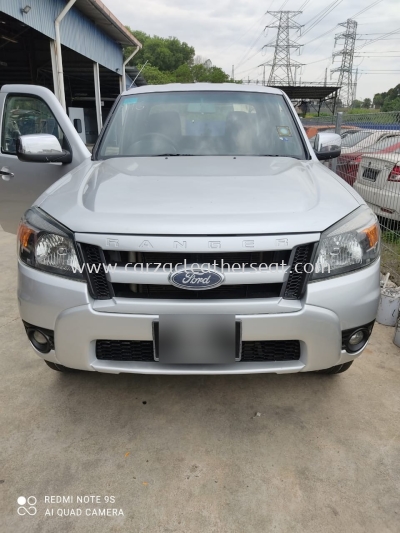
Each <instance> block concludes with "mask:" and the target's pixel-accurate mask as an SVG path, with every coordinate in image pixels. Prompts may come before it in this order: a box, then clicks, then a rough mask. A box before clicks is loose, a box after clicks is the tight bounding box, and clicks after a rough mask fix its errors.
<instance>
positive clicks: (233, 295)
mask: <svg viewBox="0 0 400 533" xmlns="http://www.w3.org/2000/svg"><path fill="white" fill-rule="evenodd" d="M135 288H136V291H137V292H134V291H132V289H131V288H130V286H129V285H126V284H122V283H113V290H114V293H115V296H118V297H120V298H148V299H152V298H153V299H158V300H216V299H221V300H231V299H244V298H277V297H278V296H279V295H280V293H281V290H282V284H281V283H269V284H253V285H252V284H249V285H220V286H219V287H216V288H215V289H209V290H206V291H189V290H186V289H179V288H178V287H174V286H173V285H135Z"/></svg>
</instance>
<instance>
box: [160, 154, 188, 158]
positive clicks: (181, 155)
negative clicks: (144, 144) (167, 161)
mask: <svg viewBox="0 0 400 533" xmlns="http://www.w3.org/2000/svg"><path fill="white" fill-rule="evenodd" d="M193 155H194V154H156V155H152V156H151V157H184V156H193Z"/></svg>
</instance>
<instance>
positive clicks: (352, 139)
mask: <svg viewBox="0 0 400 533" xmlns="http://www.w3.org/2000/svg"><path fill="white" fill-rule="evenodd" d="M395 134H396V132H394V131H392V130H364V129H362V130H358V131H356V130H349V131H346V133H345V134H344V135H341V137H342V152H341V156H343V155H344V154H350V153H352V152H362V151H363V149H364V148H367V147H369V146H371V145H372V144H375V143H376V142H378V141H381V140H383V139H385V138H386V137H390V136H393V135H395Z"/></svg>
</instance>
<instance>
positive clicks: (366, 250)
mask: <svg viewBox="0 0 400 533" xmlns="http://www.w3.org/2000/svg"><path fill="white" fill-rule="evenodd" d="M379 252H380V229H379V224H378V220H377V218H376V216H375V214H374V213H373V212H372V211H371V209H369V208H368V207H365V206H362V207H360V208H359V209H357V210H356V211H354V213H351V214H350V215H349V216H347V217H346V218H344V219H343V220H341V221H340V222H338V223H337V224H335V225H334V226H332V227H330V228H329V229H328V230H326V231H325V232H324V233H323V234H322V236H321V241H320V243H319V246H318V250H317V256H316V262H315V267H314V272H313V275H312V280H319V279H324V278H328V277H331V276H339V275H340V274H345V273H347V272H351V271H353V270H357V269H359V268H363V267H365V266H368V265H369V264H371V263H373V262H374V261H375V260H376V259H377V258H378V257H379Z"/></svg>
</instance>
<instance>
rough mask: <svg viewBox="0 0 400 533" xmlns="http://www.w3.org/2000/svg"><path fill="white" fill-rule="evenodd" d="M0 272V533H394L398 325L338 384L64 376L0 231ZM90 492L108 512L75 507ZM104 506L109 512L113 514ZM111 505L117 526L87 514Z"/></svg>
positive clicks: (315, 379)
mask: <svg viewBox="0 0 400 533" xmlns="http://www.w3.org/2000/svg"><path fill="white" fill-rule="evenodd" d="M0 268H1V276H0V371H1V376H2V386H1V393H0V406H1V459H2V469H1V480H0V491H1V492H2V493H3V494H2V498H1V503H0V505H1V507H2V510H1V516H2V518H1V521H2V524H3V525H2V531H4V532H7V533H17V532H18V533H19V532H25V531H27V532H28V531H29V533H39V532H40V533H47V532H57V533H63V532H68V533H70V532H80V533H81V532H85V533H86V532H87V533H91V532H96V533H99V532H134V533H141V532H143V533H148V532H151V533H157V532H168V533H172V532H182V533H211V532H216V533H225V532H226V533H236V532H237V533H244V532H246V533H252V532H254V533H265V532H270V531H271V532H272V531H276V532H278V533H285V532H288V533H289V532H290V533H292V532H307V533H313V532H318V533H321V532H324V533H329V532H351V533H357V532H360V533H361V532H371V533H377V532H379V533H384V532H398V531H399V530H400V506H399V496H400V484H399V480H400V460H399V457H400V454H399V452H400V440H399V426H400V424H399V407H400V401H399V400H400V386H399V385H400V382H399V378H400V357H399V355H400V350H399V349H398V348H396V347H395V346H394V345H393V344H392V336H393V332H394V330H393V329H392V328H385V327H383V326H379V325H378V326H376V328H375V329H374V333H373V336H372V340H371V343H370V345H369V347H368V348H367V350H366V352H365V354H364V355H363V356H362V357H361V358H360V359H359V360H358V361H357V362H356V363H355V364H354V365H353V367H352V368H351V369H350V370H349V371H348V372H346V373H344V374H342V375H337V376H330V377H329V376H319V375H315V374H293V375H280V376H278V375H255V376H232V377H212V376H207V377H204V376H197V377H188V376H186V377H185V376H183V377H178V376H175V377H163V376H159V377H154V376H141V375H106V374H104V375H101V374H96V373H78V374H70V375H63V374H59V373H57V372H54V371H52V370H50V369H49V368H47V367H46V366H45V364H44V363H43V362H42V361H41V360H40V359H39V358H38V357H37V356H36V355H35V354H34V353H33V351H32V350H31V349H30V348H29V345H28V342H27V339H26V338H25V333H24V331H23V327H22V325H21V322H20V320H19V318H18V312H17V304H16V265H15V240H14V237H12V236H9V235H7V234H5V233H3V232H1V231H0ZM71 334H73V332H71ZM256 412H259V413H261V416H256V417H255V416H254V415H255V413H256ZM83 495H93V496H99V498H100V499H101V502H102V503H94V504H80V503H76V498H77V496H83ZM20 496H24V497H25V498H27V497H28V496H34V497H35V498H36V499H37V505H36V509H37V513H36V514H35V515H34V516H33V515H32V516H31V515H29V514H25V515H23V516H21V515H19V514H18V512H17V510H18V508H19V512H20V513H24V512H25V511H24V508H27V507H29V505H27V504H26V505H22V504H20V505H18V503H17V499H18V498H19V497H20ZM46 496H65V497H68V496H70V497H72V498H73V503H64V504H63V503H60V504H57V503H45V497H46ZM108 496H114V497H115V503H110V504H104V499H105V497H108ZM30 502H33V500H30ZM22 503H23V502H22ZM105 507H110V508H115V509H117V510H118V511H117V512H119V509H122V512H123V516H122V515H121V514H120V515H119V516H114V517H106V516H93V511H92V510H93V509H103V508H105ZM79 508H80V509H82V510H83V514H82V515H81V516H67V517H66V516H57V514H56V513H57V509H60V511H59V512H60V513H63V512H68V511H70V509H75V510H76V509H79ZM46 509H49V513H51V512H52V510H53V512H54V516H51V515H50V516H46V515H45V513H46ZM31 512H34V511H31ZM86 512H88V513H89V514H91V516H86Z"/></svg>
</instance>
